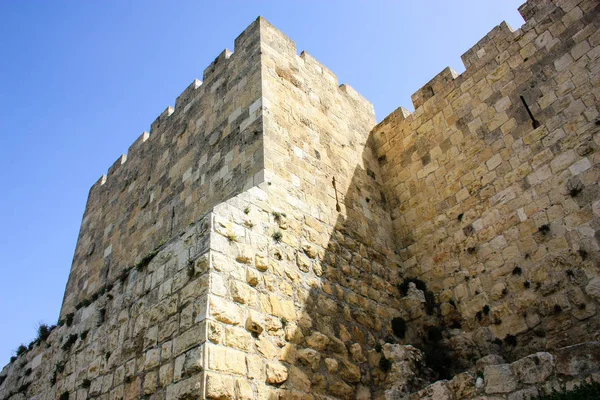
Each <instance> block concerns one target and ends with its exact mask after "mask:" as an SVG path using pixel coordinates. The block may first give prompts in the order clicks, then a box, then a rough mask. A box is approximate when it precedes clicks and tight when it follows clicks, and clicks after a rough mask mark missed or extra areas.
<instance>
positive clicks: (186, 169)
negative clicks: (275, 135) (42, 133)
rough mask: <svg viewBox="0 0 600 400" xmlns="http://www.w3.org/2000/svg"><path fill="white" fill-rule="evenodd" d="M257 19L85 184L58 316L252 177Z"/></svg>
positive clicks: (255, 165)
mask: <svg viewBox="0 0 600 400" xmlns="http://www.w3.org/2000/svg"><path fill="white" fill-rule="evenodd" d="M265 24H266V21H264V19H261V18H259V19H257V20H256V21H255V22H254V23H252V24H251V25H250V26H249V27H248V28H247V29H246V30H245V31H244V32H243V33H242V34H241V35H240V36H239V37H238V38H237V39H236V41H235V53H232V52H230V51H229V50H225V51H223V52H222V53H221V54H220V55H219V56H218V57H217V58H216V59H215V60H214V61H213V62H212V63H211V64H210V65H209V66H208V67H207V68H206V69H205V70H204V73H203V82H201V81H200V80H198V79H195V80H194V81H192V83H191V84H190V85H188V87H187V88H186V89H185V90H183V92H182V93H181V94H180V95H179V96H178V97H177V99H176V101H175V107H171V106H169V107H167V108H166V109H165V110H164V111H163V112H162V113H161V114H160V115H159V116H158V117H157V118H156V119H155V120H154V121H153V122H152V124H151V125H150V129H149V130H148V132H144V133H143V134H142V135H141V136H140V137H139V138H138V139H136V141H135V142H134V143H133V144H132V145H131V146H130V147H129V149H128V152H127V154H126V155H122V156H120V157H119V158H118V159H117V160H116V161H115V162H114V163H113V165H112V166H111V167H110V168H109V169H108V172H107V173H106V175H103V177H102V178H101V179H100V180H98V181H97V182H96V183H95V184H94V185H93V186H92V188H91V189H90V193H89V197H88V203H87V206H86V211H85V215H84V218H83V221H82V227H81V231H80V235H79V239H78V246H77V248H76V250H75V256H74V260H73V267H72V271H71V276H70V278H69V283H68V285H67V289H66V291H65V299H64V304H63V310H62V314H63V315H64V313H65V312H68V310H71V309H72V307H73V306H74V304H76V303H77V302H78V301H79V300H81V299H82V298H85V296H86V293H89V292H90V291H94V290H97V289H98V288H99V287H101V286H102V285H103V284H104V282H105V281H106V280H107V279H113V278H114V277H115V276H117V275H118V274H119V273H120V271H122V270H123V269H124V268H126V267H127V265H131V264H133V263H135V262H136V260H139V259H140V258H142V257H143V256H144V253H145V252H147V251H149V250H151V249H152V248H154V247H155V246H156V244H157V243H159V242H160V241H161V240H164V239H165V238H168V237H170V235H172V234H173V233H174V232H176V231H177V230H178V229H181V227H183V226H186V225H187V224H189V223H190V222H192V221H194V220H195V219H196V218H198V217H199V216H200V215H203V214H204V213H206V212H207V211H208V210H209V209H210V207H211V206H212V205H214V204H216V203H217V202H220V201H223V200H225V199H227V198H228V197H230V196H232V195H234V194H236V193H239V192H240V191H241V190H243V188H246V187H248V185H254V184H255V183H256V182H259V181H260V179H258V178H257V177H258V176H260V174H259V172H260V170H261V169H262V168H263V161H262V160H263V157H262V152H261V151H260V148H261V144H260V143H261V135H255V134H252V135H250V132H252V133H254V132H261V131H262V127H261V125H262V120H261V118H260V113H261V110H260V108H259V107H256V104H258V103H260V99H261V81H260V69H261V61H260V60H261V59H260V49H261V43H262V41H263V40H264V39H263V38H262V35H264V31H265V29H264V27H261V26H263V25H265ZM284 42H285V43H288V41H284ZM242 138H244V139H242ZM230 154H235V157H233V158H230V156H229V155H230ZM226 158H227V161H226Z"/></svg>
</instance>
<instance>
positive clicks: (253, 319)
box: [246, 311, 265, 335]
mask: <svg viewBox="0 0 600 400" xmlns="http://www.w3.org/2000/svg"><path fill="white" fill-rule="evenodd" d="M264 324H265V321H264V320H263V318H262V317H261V316H260V314H258V313H257V312H255V311H250V313H249V315H248V318H247V319H246V329H247V330H249V331H250V332H254V333H257V334H259V335H260V334H261V333H262V331H263V330H264Z"/></svg>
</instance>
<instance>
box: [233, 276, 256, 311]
mask: <svg viewBox="0 0 600 400" xmlns="http://www.w3.org/2000/svg"><path fill="white" fill-rule="evenodd" d="M255 292H256V291H255V290H254V289H252V288H250V287H249V286H248V285H247V284H245V283H244V282H240V281H232V282H231V284H230V293H231V297H232V298H233V300H234V301H236V302H238V303H241V304H247V305H249V306H253V305H255V304H256V294H255Z"/></svg>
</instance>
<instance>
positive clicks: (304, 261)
mask: <svg viewBox="0 0 600 400" xmlns="http://www.w3.org/2000/svg"><path fill="white" fill-rule="evenodd" d="M296 264H297V265H298V268H299V269H300V271H302V272H308V271H309V270H310V266H311V260H310V258H308V256H306V255H305V254H304V253H301V252H298V253H297V254H296Z"/></svg>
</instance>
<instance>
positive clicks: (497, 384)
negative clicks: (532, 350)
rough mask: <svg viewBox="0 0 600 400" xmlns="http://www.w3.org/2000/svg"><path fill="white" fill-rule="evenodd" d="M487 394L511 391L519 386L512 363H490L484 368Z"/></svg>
mask: <svg viewBox="0 0 600 400" xmlns="http://www.w3.org/2000/svg"><path fill="white" fill-rule="evenodd" d="M483 377H484V380H485V392H486V393H487V394H494V393H509V392H512V391H513V390H515V389H516V388H517V381H516V379H515V376H514V374H513V372H512V369H511V367H510V364H499V365H488V366H486V367H485V368H484V370H483Z"/></svg>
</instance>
